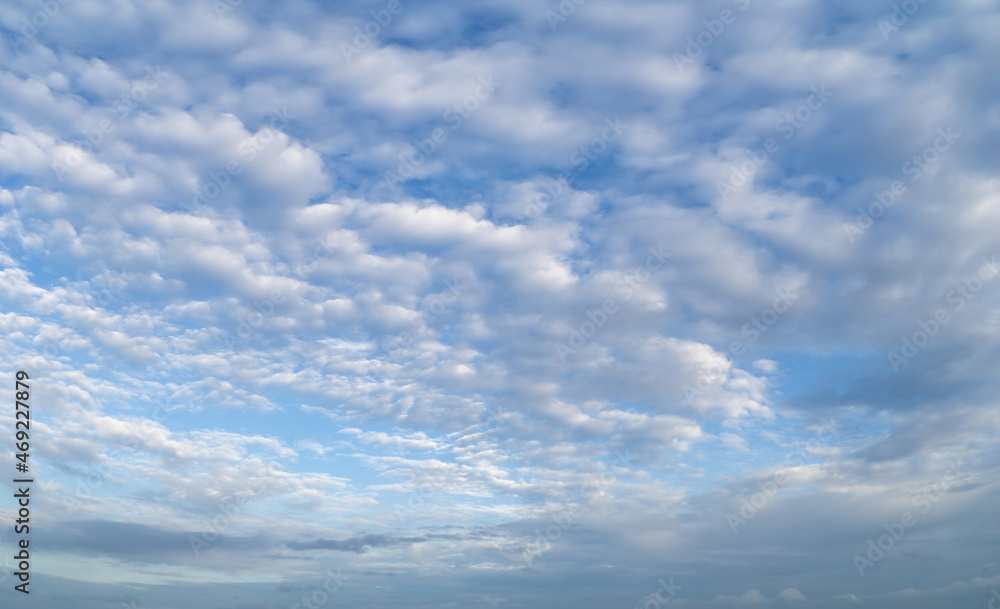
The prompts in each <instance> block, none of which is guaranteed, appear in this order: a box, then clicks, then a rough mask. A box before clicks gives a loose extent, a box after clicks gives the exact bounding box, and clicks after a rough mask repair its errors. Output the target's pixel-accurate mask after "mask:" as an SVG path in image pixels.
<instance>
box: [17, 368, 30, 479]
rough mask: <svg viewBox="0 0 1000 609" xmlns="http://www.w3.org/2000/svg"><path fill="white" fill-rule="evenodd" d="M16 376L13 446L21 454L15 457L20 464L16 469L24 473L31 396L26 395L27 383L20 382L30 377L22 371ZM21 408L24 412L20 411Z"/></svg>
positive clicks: (26, 458) (25, 468) (27, 446)
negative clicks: (15, 431)
mask: <svg viewBox="0 0 1000 609" xmlns="http://www.w3.org/2000/svg"><path fill="white" fill-rule="evenodd" d="M16 376H17V383H16V385H15V389H17V393H16V394H15V396H14V397H15V398H17V406H16V409H15V419H16V422H15V423H14V428H15V429H16V430H17V434H16V436H15V437H16V438H17V444H15V447H16V448H17V450H19V451H21V452H19V453H18V454H17V455H15V456H16V457H17V460H18V461H20V462H21V464H19V465H18V467H17V469H18V471H22V472H24V471H27V469H28V449H29V448H31V445H30V444H29V443H28V439H29V438H28V431H29V430H30V429H31V409H30V408H31V407H30V406H29V405H28V398H29V397H31V396H30V394H29V393H28V389H30V387H29V386H28V384H27V383H22V382H21V381H26V380H28V379H29V378H30V377H29V376H28V373H27V372H25V371H23V370H19V371H18V372H17V375H16ZM22 387H24V390H23V391H21V388H22ZM22 408H23V409H24V410H21V409H22Z"/></svg>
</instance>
